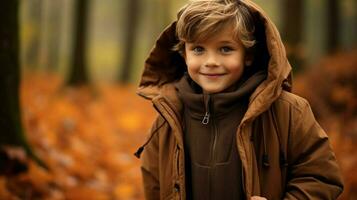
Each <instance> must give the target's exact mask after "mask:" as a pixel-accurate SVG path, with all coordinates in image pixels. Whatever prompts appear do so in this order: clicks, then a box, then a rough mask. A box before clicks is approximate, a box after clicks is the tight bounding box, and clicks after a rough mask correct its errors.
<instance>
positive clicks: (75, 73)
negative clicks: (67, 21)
mask: <svg viewBox="0 0 357 200" xmlns="http://www.w3.org/2000/svg"><path fill="white" fill-rule="evenodd" d="M88 6H89V1H88V0H77V7H76V10H77V12H76V19H75V26H76V27H75V29H76V31H75V38H74V51H73V58H72V64H71V66H70V73H69V79H68V81H67V85H70V86H81V85H87V84H89V76H88V72H87V62H86V54H87V40H86V39H87V34H86V32H87V24H88V23H87V20H88Z"/></svg>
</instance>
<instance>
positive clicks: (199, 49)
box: [192, 46, 205, 54]
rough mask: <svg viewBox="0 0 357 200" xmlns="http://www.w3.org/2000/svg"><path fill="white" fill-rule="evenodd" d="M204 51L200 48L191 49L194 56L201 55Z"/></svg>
mask: <svg viewBox="0 0 357 200" xmlns="http://www.w3.org/2000/svg"><path fill="white" fill-rule="evenodd" d="M204 50H205V49H204V48H203V47H201V46H195V47H193V48H192V51H193V52H194V53H195V54H201V53H203V51H204Z"/></svg>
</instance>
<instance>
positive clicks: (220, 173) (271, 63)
mask: <svg viewBox="0 0 357 200" xmlns="http://www.w3.org/2000/svg"><path fill="white" fill-rule="evenodd" d="M290 72H291V67H290V65H289V63H288V61H287V58H286V55H285V50H284V47H283V44H282V42H281V40H280V36H279V33H278V31H277V29H276V27H275V26H274V25H273V23H272V22H271V20H270V19H269V18H268V17H267V16H266V14H265V13H264V12H263V11H262V10H261V9H260V8H259V7H258V6H257V5H255V4H254V3H252V2H250V1H248V0H241V1H238V0H196V1H190V2H189V3H188V4H187V5H186V6H184V7H183V8H182V9H181V10H180V11H179V13H178V19H177V21H176V22H174V23H173V24H172V25H171V26H170V27H168V28H167V29H166V30H165V31H164V32H163V33H162V35H161V36H160V38H159V39H158V41H157V43H156V46H155V47H154V49H153V50H152V52H151V54H150V56H149V58H148V59H147V60H146V65H145V69H144V72H143V75H142V79H141V82H140V87H139V90H138V94H139V95H141V96H143V97H145V98H147V99H150V100H151V101H152V102H153V104H154V107H155V108H156V110H157V111H158V113H159V114H160V115H159V117H157V119H156V121H155V123H154V125H153V127H152V129H151V135H150V137H149V139H148V141H147V142H146V143H145V144H144V145H143V146H142V147H141V148H140V149H139V150H138V152H137V153H136V155H137V156H138V157H140V153H141V152H142V151H143V153H144V154H143V158H142V173H143V181H144V190H145V196H146V199H195V200H197V199H198V200H201V199H204V200H210V199H220V200H224V199H248V200H249V199H269V200H273V199H299V200H301V199H336V198H337V196H338V195H339V194H340V193H341V192H342V188H343V185H342V181H341V177H340V173H339V169H338V166H337V163H336V159H335V156H334V154H333V152H332V150H331V148H330V146H329V143H328V138H327V136H326V134H325V133H324V131H323V130H322V129H321V128H320V126H319V125H318V124H317V122H316V121H315V119H314V117H313V114H312V112H311V109H310V107H309V104H308V103H307V101H306V100H304V99H303V98H301V97H298V96H296V95H294V94H292V93H290V92H289V91H290V89H291V88H290V85H291V83H290V81H291V79H290ZM144 147H145V150H144Z"/></svg>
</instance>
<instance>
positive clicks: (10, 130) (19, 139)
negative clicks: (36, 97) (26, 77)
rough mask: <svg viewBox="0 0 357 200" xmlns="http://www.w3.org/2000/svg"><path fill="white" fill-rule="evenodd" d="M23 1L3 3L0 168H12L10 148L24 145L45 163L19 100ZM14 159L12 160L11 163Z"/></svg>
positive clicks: (0, 11) (13, 0)
mask: <svg viewBox="0 0 357 200" xmlns="http://www.w3.org/2000/svg"><path fill="white" fill-rule="evenodd" d="M18 10H19V1H18V0H12V1H5V2H3V3H2V4H1V7H0V24H1V26H0V66H1V67H0V96H1V98H0V130H1V133H0V171H1V173H3V171H4V170H6V171H8V170H12V169H8V166H9V165H12V164H13V161H14V159H15V160H17V158H13V157H11V155H9V151H11V149H17V148H20V149H22V150H23V151H25V152H26V153H27V154H28V155H29V156H30V157H32V158H34V159H35V160H36V161H38V163H39V164H41V165H43V163H42V162H41V161H40V160H39V159H38V158H37V157H36V156H35V155H34V154H33V151H32V149H31V147H30V145H29V143H28V142H27V139H26V136H25V134H24V131H23V128H22V124H21V116H20V114H21V112H20V103H19V84H20V63H19V24H18ZM11 163H12V164H11Z"/></svg>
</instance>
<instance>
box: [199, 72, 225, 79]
mask: <svg viewBox="0 0 357 200" xmlns="http://www.w3.org/2000/svg"><path fill="white" fill-rule="evenodd" d="M200 74H201V75H202V76H206V77H210V78H215V77H220V76H224V75H226V74H225V73H200Z"/></svg>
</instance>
